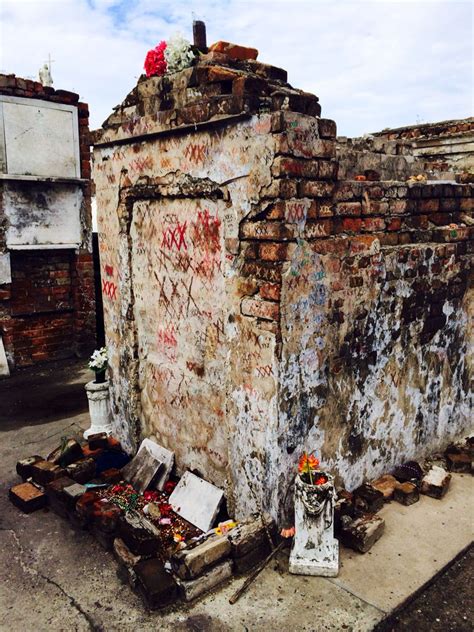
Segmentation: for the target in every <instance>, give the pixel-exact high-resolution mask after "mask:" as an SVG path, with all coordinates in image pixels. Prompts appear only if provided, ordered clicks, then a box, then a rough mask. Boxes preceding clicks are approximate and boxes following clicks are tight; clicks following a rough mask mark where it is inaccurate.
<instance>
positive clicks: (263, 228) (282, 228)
mask: <svg viewBox="0 0 474 632" xmlns="http://www.w3.org/2000/svg"><path fill="white" fill-rule="evenodd" d="M294 236H295V229H294V227H293V226H291V225H287V224H283V223H281V222H267V221H263V222H252V221H247V222H243V223H242V224H241V226H240V237H241V239H264V240H271V241H288V240H289V239H293V238H294Z"/></svg>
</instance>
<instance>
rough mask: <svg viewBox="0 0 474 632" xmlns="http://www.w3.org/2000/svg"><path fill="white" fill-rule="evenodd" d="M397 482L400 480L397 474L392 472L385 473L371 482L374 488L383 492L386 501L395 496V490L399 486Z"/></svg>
mask: <svg viewBox="0 0 474 632" xmlns="http://www.w3.org/2000/svg"><path fill="white" fill-rule="evenodd" d="M397 482H398V481H397V479H396V478H395V476H392V475H391V474H384V475H383V476H381V477H380V478H378V479H377V480H375V481H372V482H371V483H370V484H371V486H372V487H373V488H374V489H376V490H377V491H379V492H381V493H382V494H383V497H384V500H385V501H388V500H391V499H392V497H393V492H394V490H395V487H396V486H397Z"/></svg>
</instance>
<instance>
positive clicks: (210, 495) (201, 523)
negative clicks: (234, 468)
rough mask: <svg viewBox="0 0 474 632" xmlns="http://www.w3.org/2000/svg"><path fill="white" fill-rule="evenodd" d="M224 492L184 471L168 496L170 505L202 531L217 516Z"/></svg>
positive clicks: (207, 529)
mask: <svg viewBox="0 0 474 632" xmlns="http://www.w3.org/2000/svg"><path fill="white" fill-rule="evenodd" d="M223 497H224V492H223V491H222V490H221V489H219V488H218V487H216V486H215V485H212V484H211V483H208V482H207V481H205V480H203V479H202V478H199V476H196V475H195V474H192V473H191V472H185V473H184V474H183V476H182V477H181V480H180V481H179V483H178V484H177V485H176V487H175V488H174V491H173V493H172V494H171V496H170V500H169V502H170V505H171V506H172V508H173V511H175V512H176V513H177V514H178V515H179V516H181V517H182V518H184V519H185V520H188V522H190V523H191V524H193V525H194V526H195V527H198V529H201V530H202V531H209V529H210V528H211V527H212V524H213V522H214V520H215V518H216V516H217V512H218V510H219V506H220V504H221V502H222V499H223Z"/></svg>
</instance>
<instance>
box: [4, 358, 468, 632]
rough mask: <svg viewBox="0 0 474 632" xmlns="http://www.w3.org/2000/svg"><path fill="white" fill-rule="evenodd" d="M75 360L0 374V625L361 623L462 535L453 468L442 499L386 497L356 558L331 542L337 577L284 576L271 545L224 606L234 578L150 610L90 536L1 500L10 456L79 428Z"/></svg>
mask: <svg viewBox="0 0 474 632" xmlns="http://www.w3.org/2000/svg"><path fill="white" fill-rule="evenodd" d="M83 367H84V362H83V361H64V362H56V363H53V364H50V365H45V366H43V367H42V368H39V369H34V370H31V369H30V370H27V371H20V372H18V373H17V374H16V375H15V376H14V377H13V378H11V379H9V380H2V381H0V435H1V445H2V458H1V459H0V480H1V483H0V631H3V630H5V631H8V632H30V631H31V630H34V631H35V632H43V631H46V630H47V631H48V632H50V631H53V632H56V631H65V632H66V631H67V632H72V631H76V630H77V631H80V632H82V631H90V630H94V631H104V632H109V631H111V632H114V631H115V630H117V631H119V630H120V632H122V631H125V632H128V631H135V630H140V632H142V631H143V632H147V631H148V630H149V631H150V632H151V631H152V630H153V631H156V630H160V632H166V631H168V630H170V631H171V630H172V631H173V632H187V631H192V632H234V631H236V632H241V631H245V630H249V631H251V632H259V631H262V632H263V631H265V632H267V630H268V629H269V628H270V629H271V628H274V629H284V630H295V629H298V630H299V631H300V632H325V631H331V632H340V631H341V630H344V631H347V632H368V631H369V630H373V628H374V626H375V625H376V624H377V623H378V622H380V621H381V620H383V619H384V618H385V616H386V614H387V613H388V612H390V611H391V609H392V608H393V607H394V606H396V605H397V603H399V602H400V601H403V599H404V598H405V597H406V595H408V594H410V593H411V592H412V591H413V590H415V589H416V588H417V586H419V585H421V584H422V583H423V582H424V581H426V580H425V579H424V578H423V575H422V573H420V571H421V569H423V565H425V566H426V568H425V570H424V572H425V576H429V577H431V576H432V575H433V574H434V573H435V572H436V570H438V569H439V568H440V567H442V566H443V565H444V564H446V563H447V562H448V561H449V560H451V559H452V558H453V557H454V555H455V554H456V553H457V552H458V551H459V550H461V549H462V547H463V546H465V543H463V542H464V540H463V538H464V539H466V538H467V537H468V536H469V533H471V534H472V529H470V528H469V524H470V515H472V512H470V511H469V509H467V508H466V507H467V505H466V503H468V499H469V497H470V496H472V494H470V490H472V479H470V478H466V477H463V476H462V475H456V479H455V481H453V483H454V485H453V484H452V485H453V489H452V490H451V491H450V492H449V494H448V496H447V499H446V501H444V502H443V503H441V504H438V503H439V501H435V500H433V499H426V498H425V499H423V503H424V504H423V505H422V503H419V505H418V504H417V505H415V506H414V507H409V508H403V507H401V506H399V505H397V504H394V503H390V504H389V505H387V506H386V507H385V508H384V509H383V510H382V511H383V512H384V514H385V515H386V518H387V525H388V526H387V534H386V535H385V536H384V537H383V538H382V539H381V540H380V543H379V544H378V545H377V546H376V547H374V549H373V550H372V551H371V552H370V553H368V554H367V556H360V555H358V554H355V553H354V552H351V551H348V550H343V551H341V562H342V566H341V573H340V575H339V577H337V578H333V579H325V578H321V577H304V576H297V575H289V574H288V573H287V572H286V568H287V563H288V560H287V557H288V556H287V552H284V551H282V552H281V554H280V555H279V557H278V560H277V561H275V562H272V563H271V564H270V565H269V566H268V567H267V568H266V569H265V570H264V571H263V572H262V573H261V574H260V575H259V577H258V579H257V580H256V581H255V582H254V583H253V584H252V586H251V587H250V589H249V590H248V591H247V592H246V593H245V594H244V595H243V596H242V597H241V599H240V600H239V601H238V602H237V603H236V604H235V605H234V606H231V605H230V604H229V602H228V600H229V597H230V596H231V595H232V594H233V593H234V592H235V590H236V589H237V588H238V587H239V586H240V585H241V583H242V581H243V580H242V579H237V580H232V581H231V582H230V583H229V584H227V585H226V586H224V587H223V588H222V589H221V590H219V591H217V592H216V593H213V594H210V595H208V596H206V597H204V598H203V599H201V600H198V601H196V602H194V603H193V604H191V605H188V606H186V605H184V606H180V607H177V608H174V609H168V610H166V611H158V612H149V611H147V610H146V608H145V607H144V605H143V603H142V601H141V599H140V598H139V597H138V596H137V595H135V594H134V593H133V592H132V590H131V589H130V588H129V587H128V586H126V585H123V584H122V582H121V581H120V580H119V579H118V577H117V574H116V571H117V564H116V562H115V560H114V558H113V556H112V554H111V553H107V552H105V551H104V550H103V549H102V548H101V546H100V545H99V544H98V542H97V541H96V540H95V539H94V538H93V537H92V535H90V534H89V533H88V532H86V531H77V530H75V529H73V528H72V526H71V525H70V524H69V522H68V521H67V520H65V519H63V518H61V517H59V516H57V515H56V514H54V513H53V512H51V511H48V510H47V509H46V510H39V511H37V512H34V513H32V514H29V515H26V514H23V513H21V512H20V511H19V510H18V509H17V508H16V507H14V506H13V505H12V504H11V503H10V502H9V500H8V489H9V488H10V487H11V486H12V485H14V484H16V483H18V482H19V478H18V476H17V475H16V472H15V465H16V462H17V461H18V460H19V459H20V458H24V457H26V456H31V455H33V454H40V455H42V456H46V455H47V454H48V453H49V452H50V451H51V450H52V449H53V448H55V447H56V446H57V445H58V443H59V441H60V439H61V437H62V436H63V435H68V436H73V435H74V434H77V435H80V433H82V431H83V430H84V429H85V428H87V427H88V426H89V416H88V413H87V399H86V396H85V393H84V383H85V382H86V381H87V380H88V379H90V374H89V372H88V371H87V370H84V368H83ZM417 516H418V518H417ZM437 523H439V524H437ZM430 529H431V531H430ZM419 533H424V534H425V535H424V541H426V542H430V541H431V542H432V543H434V542H439V544H440V546H435V547H434V549H436V557H437V560H434V562H436V564H434V562H433V561H431V562H430V559H431V558H432V557H433V555H432V551H434V549H433V547H428V548H426V547H424V548H423V547H421V548H420V546H419V545H420V540H419V538H418V537H417V534H419ZM446 533H450V536H451V537H450V539H449V540H448V541H446V538H445V535H446ZM441 542H442V543H443V545H442V547H441ZM425 549H426V550H425ZM443 556H444V557H443ZM442 557H443V559H441V558H442ZM414 559H417V564H416V565H413V564H412V562H413V560H414Z"/></svg>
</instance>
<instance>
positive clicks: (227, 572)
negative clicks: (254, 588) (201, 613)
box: [179, 560, 232, 601]
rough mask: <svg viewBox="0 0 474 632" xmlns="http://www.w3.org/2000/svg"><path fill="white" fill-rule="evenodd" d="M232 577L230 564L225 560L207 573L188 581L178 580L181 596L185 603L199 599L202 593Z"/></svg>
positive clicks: (229, 561)
mask: <svg viewBox="0 0 474 632" xmlns="http://www.w3.org/2000/svg"><path fill="white" fill-rule="evenodd" d="M231 576H232V562H231V560H226V561H225V562H222V564H218V565H217V566H214V568H211V569H210V570H209V571H207V573H204V575H201V576H200V577H197V578H196V579H190V580H187V581H186V580H179V587H180V590H181V594H182V596H183V598H184V600H185V601H192V600H193V599H196V598H197V597H200V596H201V595H203V594H204V593H207V592H209V591H210V590H212V589H213V588H215V587H216V586H217V585H219V584H221V583H222V582H224V581H226V580H227V579H229V577H231Z"/></svg>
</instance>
